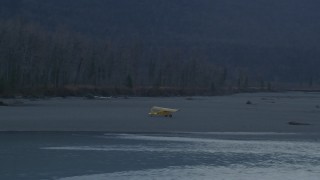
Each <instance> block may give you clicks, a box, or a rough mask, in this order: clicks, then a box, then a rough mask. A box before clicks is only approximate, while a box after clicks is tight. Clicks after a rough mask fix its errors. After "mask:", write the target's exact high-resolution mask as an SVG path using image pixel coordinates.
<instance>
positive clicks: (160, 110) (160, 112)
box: [149, 106, 178, 117]
mask: <svg viewBox="0 0 320 180" xmlns="http://www.w3.org/2000/svg"><path fill="white" fill-rule="evenodd" d="M177 111H178V109H171V108H164V107H158V106H153V107H152V108H151V109H150V112H149V115H150V116H164V117H172V114H173V113H174V112H177Z"/></svg>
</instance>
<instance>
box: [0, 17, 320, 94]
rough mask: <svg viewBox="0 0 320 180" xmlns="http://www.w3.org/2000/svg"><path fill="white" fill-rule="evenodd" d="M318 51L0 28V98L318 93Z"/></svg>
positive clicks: (21, 25) (13, 24)
mask: <svg viewBox="0 0 320 180" xmlns="http://www.w3.org/2000/svg"><path fill="white" fill-rule="evenodd" d="M319 52H320V51H319V50H318V49H317V48H316V49H310V48H305V49H303V48H302V49H301V48H277V47H268V48H261V47H250V46H236V45H233V44H229V45H228V44H214V45H212V44H202V45H192V44H191V45H186V44H173V43H171V44H170V43H168V44H165V43H162V44H161V43H158V44H157V43H150V42H146V41H143V40H141V39H139V38H129V39H122V38H119V39H117V36H106V37H105V38H94V37H90V36H86V35H83V34H80V33H76V32H75V31H72V30H69V29H68V28H66V27H64V26H57V27H56V28H54V29H52V28H51V29H47V28H45V27H43V26H40V25H37V24H35V23H31V22H28V21H26V20H24V19H21V18H16V19H13V20H2V21H0V94H1V95H6V94H9V95H10V94H44V95H45V94H47V95H84V94H88V93H97V94H104V95H120V94H126V95H145V96H147V95H154V96H155V95H187V94H188V95H192V94H199V95H214V94H218V93H230V92H235V91H236V92H238V91H253V90H254V91H261V90H262V91H265V90H268V91H270V90H274V89H277V88H285V89H288V88H300V89H307V88H309V89H315V88H319V79H320V72H319V71H318V68H317V67H318V65H320V63H319V61H318V57H320V53H319Z"/></svg>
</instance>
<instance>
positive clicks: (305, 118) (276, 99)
mask: <svg viewBox="0 0 320 180" xmlns="http://www.w3.org/2000/svg"><path fill="white" fill-rule="evenodd" d="M16 101H19V102H20V104H17V105H15V106H1V107H0V114H1V117H0V124H1V126H0V131H107V132H319V130H320V122H319V120H320V108H319V105H320V93H305V92H290V93H254V94H236V95H230V96H215V97H192V98H186V97H167V98H160V97H159V98H158V97H129V98H101V99H88V98H73V97H70V98H48V99H32V100H27V99H18V100H16ZM154 105H156V106H163V107H169V108H177V109H180V111H178V112H177V113H175V114H174V116H173V117H172V118H164V117H149V116H148V112H149V109H150V108H151V107H152V106H154ZM290 122H298V123H302V124H303V125H290Z"/></svg>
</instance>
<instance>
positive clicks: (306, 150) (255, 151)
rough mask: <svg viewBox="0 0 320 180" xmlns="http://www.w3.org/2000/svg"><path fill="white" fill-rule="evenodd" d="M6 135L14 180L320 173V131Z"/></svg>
mask: <svg viewBox="0 0 320 180" xmlns="http://www.w3.org/2000/svg"><path fill="white" fill-rule="evenodd" d="M1 137H4V138H3V140H5V143H4V145H6V146H5V148H2V149H1V150H0V153H1V160H2V161H1V164H0V165H1V169H2V170H0V172H1V173H3V175H4V176H3V177H6V178H7V179H61V180H68V179H70V180H82V179H128V178H129V179H318V177H319V176H320V152H319V149H320V142H319V134H285V133H180V134H101V133H77V134H71V133H64V134H61V133H60V134H59V133H48V134H23V133H21V134H15V135H14V136H12V134H11V135H5V134H4V135H2V136H1ZM5 137H7V138H5ZM9 137H10V138H11V140H10V138H9ZM4 155H6V156H4ZM3 162H6V163H3Z"/></svg>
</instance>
